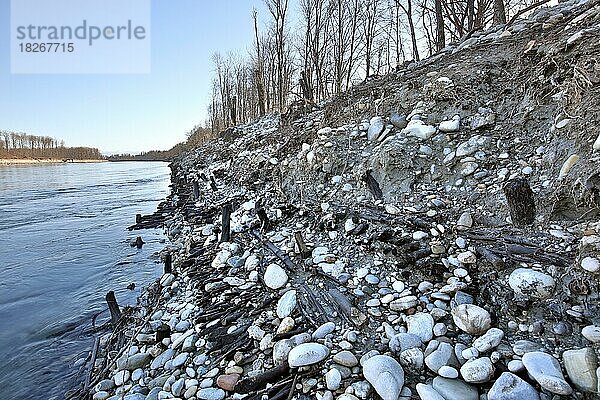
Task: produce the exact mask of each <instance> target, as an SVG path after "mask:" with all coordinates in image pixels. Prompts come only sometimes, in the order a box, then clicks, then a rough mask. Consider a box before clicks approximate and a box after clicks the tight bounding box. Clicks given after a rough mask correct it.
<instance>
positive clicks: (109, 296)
mask: <svg viewBox="0 0 600 400" xmlns="http://www.w3.org/2000/svg"><path fill="white" fill-rule="evenodd" d="M106 304H108V309H109V310H110V320H111V322H112V324H113V326H116V325H117V323H118V322H119V320H120V319H121V310H120V309H119V304H118V303H117V298H116V297H115V292H113V291H112V290H111V291H110V292H108V293H106Z"/></svg>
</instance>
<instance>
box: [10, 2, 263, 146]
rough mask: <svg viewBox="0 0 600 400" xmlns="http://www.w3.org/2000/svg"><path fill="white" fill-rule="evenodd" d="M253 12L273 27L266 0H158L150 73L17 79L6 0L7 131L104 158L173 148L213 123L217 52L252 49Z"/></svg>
mask: <svg viewBox="0 0 600 400" xmlns="http://www.w3.org/2000/svg"><path fill="white" fill-rule="evenodd" d="M40 1H48V0H40ZM253 8H257V9H258V11H259V20H262V21H263V22H264V21H267V11H266V9H265V6H264V3H263V1H262V0H153V1H152V27H151V37H152V72H151V73H150V74H145V75H12V74H11V73H10V55H9V46H10V37H9V34H10V32H9V29H10V0H0V129H8V130H16V131H23V132H27V133H31V134H36V135H48V136H53V137H56V138H60V139H63V140H64V141H65V143H66V144H67V145H70V146H79V145H84V146H92V147H98V148H99V149H100V150H101V151H102V152H105V153H114V152H139V151H146V150H152V149H168V148H170V147H171V146H173V145H174V144H176V143H178V142H180V141H182V140H184V137H185V132H186V131H188V130H189V129H190V128H192V127H193V126H194V125H196V124H197V123H200V122H203V121H204V120H205V118H206V106H207V104H208V94H209V92H210V81H211V77H212V69H213V66H212V61H211V56H212V54H213V53H214V52H215V51H219V52H221V53H222V54H226V53H227V52H228V51H234V52H240V53H244V54H247V52H248V51H249V50H250V48H251V45H252V40H253V26H252V9H253Z"/></svg>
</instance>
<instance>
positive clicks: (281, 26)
mask: <svg viewBox="0 0 600 400" xmlns="http://www.w3.org/2000/svg"><path fill="white" fill-rule="evenodd" d="M265 3H266V5H267V8H268V9H269V12H270V13H271V16H272V17H273V24H274V30H275V51H276V55H277V104H278V107H279V111H280V112H282V111H283V108H284V106H285V103H286V97H287V93H286V90H285V89H286V88H285V84H284V72H285V70H286V65H285V61H286V60H285V44H286V43H285V26H286V17H287V12H288V0H265Z"/></svg>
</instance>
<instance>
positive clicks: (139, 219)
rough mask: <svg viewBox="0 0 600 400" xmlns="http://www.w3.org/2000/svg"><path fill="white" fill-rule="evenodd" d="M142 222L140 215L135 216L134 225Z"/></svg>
mask: <svg viewBox="0 0 600 400" xmlns="http://www.w3.org/2000/svg"><path fill="white" fill-rule="evenodd" d="M140 222H142V214H135V223H136V224H139V223H140Z"/></svg>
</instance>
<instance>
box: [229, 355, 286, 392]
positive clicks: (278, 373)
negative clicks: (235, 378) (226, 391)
mask: <svg viewBox="0 0 600 400" xmlns="http://www.w3.org/2000/svg"><path fill="white" fill-rule="evenodd" d="M289 372H290V367H289V366H288V364H287V362H286V363H283V364H281V365H279V366H277V367H275V368H272V369H269V370H267V371H265V372H263V373H261V374H258V375H256V376H252V377H246V378H244V379H242V380H240V381H239V382H238V383H237V384H236V385H235V392H236V393H242V394H245V393H249V392H252V391H254V390H258V389H261V388H263V387H265V386H266V385H268V384H269V383H273V382H277V381H279V380H280V379H281V378H284V377H286V376H288V375H289Z"/></svg>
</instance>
